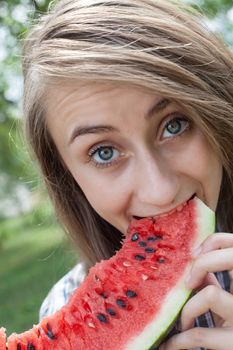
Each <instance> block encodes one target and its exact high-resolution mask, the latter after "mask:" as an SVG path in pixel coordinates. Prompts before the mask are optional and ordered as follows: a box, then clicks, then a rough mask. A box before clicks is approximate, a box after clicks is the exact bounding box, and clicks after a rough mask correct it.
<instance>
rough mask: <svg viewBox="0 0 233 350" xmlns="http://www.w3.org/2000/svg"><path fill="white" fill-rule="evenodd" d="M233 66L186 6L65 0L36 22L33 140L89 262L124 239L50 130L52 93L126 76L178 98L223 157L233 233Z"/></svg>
mask: <svg viewBox="0 0 233 350" xmlns="http://www.w3.org/2000/svg"><path fill="white" fill-rule="evenodd" d="M232 71H233V56H232V53H231V52H230V50H229V49H228V48H227V47H226V46H225V45H224V43H223V42H222V41H221V40H219V39H218V38H217V37H216V36H215V35H214V34H213V33H211V32H209V30H208V29H207V28H206V27H205V25H204V21H203V19H201V18H200V17H199V16H197V14H196V13H194V11H193V10H191V9H190V8H189V7H186V6H185V5H183V4H182V3H180V2H175V1H169V0H61V1H59V2H58V3H57V4H56V5H55V6H54V7H53V8H52V9H51V10H50V12H49V13H48V14H47V15H45V16H43V17H42V18H41V19H40V20H39V22H38V23H37V24H36V25H35V26H34V27H33V28H32V30H31V32H30V34H29V36H28V37H27V39H26V40H25V43H24V48H23V72H24V78H25V91H24V112H25V126H26V133H27V138H28V140H29V143H30V145H31V146H32V149H33V150H34V152H35V154H36V157H37V159H38V161H39V164H40V166H41V169H42V172H43V175H44V179H45V182H46V185H47V188H48V191H49V193H50V196H51V198H52V201H53V203H54V205H55V208H56V210H57V213H58V216H59V218H60V220H61V222H62V224H63V226H64V227H65V229H66V230H67V231H68V232H69V233H70V235H71V236H72V237H73V239H74V240H75V242H77V246H78V247H79V248H80V250H82V252H83V257H84V256H85V257H86V258H87V261H88V264H93V263H95V262H96V261H98V260H100V259H102V258H108V257H109V256H111V255H112V254H113V253H114V251H115V250H116V249H118V248H119V247H120V244H121V239H122V235H121V233H120V232H119V231H118V230H116V229H115V228H114V227H112V226H111V225H110V224H109V223H107V222H106V221H104V220H103V219H102V218H101V217H99V216H98V214H97V213H96V212H95V211H94V210H93V209H92V207H91V206H90V204H89V203H88V201H87V200H86V198H85V194H84V193H83V192H82V190H81V189H80V187H79V185H78V184H77V183H76V182H75V181H74V179H73V177H72V176H71V174H70V172H69V171H68V169H67V167H66V165H65V164H64V162H63V160H62V159H61V157H60V155H59V153H58V151H57V148H56V145H55V144H54V142H53V140H52V138H51V136H50V134H49V131H48V129H47V126H46V103H45V97H46V91H48V90H49V89H51V88H53V84H58V85H59V84H60V85H61V86H62V83H63V82H64V81H66V82H67V81H68V82H111V83H114V82H117V83H121V84H127V85H133V86H136V87H139V88H142V89H146V90H148V91H150V92H154V93H159V94H160V95H164V96H166V97H167V98H169V99H171V100H175V101H176V102H177V103H179V104H180V105H181V106H182V107H183V108H185V110H186V111H187V112H188V113H189V116H190V117H191V118H192V119H193V120H194V121H195V123H196V124H197V125H199V127H200V128H201V130H202V131H203V133H204V134H205V135H206V137H207V138H208V140H209V142H210V144H211V145H212V147H213V148H214V150H215V151H216V153H217V154H218V155H219V157H220V159H221V161H222V164H223V168H224V175H223V181H222V186H221V193H220V197H219V203H218V208H217V216H218V220H219V221H221V229H222V230H225V231H233V215H232V208H233V185H232V184H233V161H232V159H233V136H232V135H233V79H232ZM61 88H62V87H61Z"/></svg>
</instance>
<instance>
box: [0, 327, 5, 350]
mask: <svg viewBox="0 0 233 350" xmlns="http://www.w3.org/2000/svg"><path fill="white" fill-rule="evenodd" d="M5 331H6V330H5V328H0V350H6V333H5Z"/></svg>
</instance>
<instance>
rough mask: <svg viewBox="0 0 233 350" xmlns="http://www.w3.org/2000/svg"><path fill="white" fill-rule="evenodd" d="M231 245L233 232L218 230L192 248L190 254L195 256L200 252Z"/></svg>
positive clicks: (232, 243) (230, 246)
mask: <svg viewBox="0 0 233 350" xmlns="http://www.w3.org/2000/svg"><path fill="white" fill-rule="evenodd" d="M232 247H233V234H232V233H223V232H218V233H214V234H212V235H211V236H209V237H208V238H206V240H205V241H204V242H203V243H202V244H201V245H200V246H198V247H196V248H195V249H194V250H193V253H192V255H193V256H194V257H197V256H198V255H200V254H202V253H207V252H209V251H211V250H216V249H224V248H232Z"/></svg>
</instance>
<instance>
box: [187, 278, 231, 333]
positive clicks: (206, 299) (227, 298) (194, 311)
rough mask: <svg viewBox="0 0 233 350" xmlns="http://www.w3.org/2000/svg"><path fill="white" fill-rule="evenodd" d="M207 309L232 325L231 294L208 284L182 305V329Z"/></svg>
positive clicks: (189, 326) (191, 324)
mask: <svg viewBox="0 0 233 350" xmlns="http://www.w3.org/2000/svg"><path fill="white" fill-rule="evenodd" d="M209 310H211V311H212V312H214V313H215V314H217V315H218V316H220V317H221V318H222V319H223V320H224V321H225V322H227V323H229V324H232V327H233V312H232V310H233V296H232V295H231V294H230V293H227V292H226V291H225V290H223V289H221V288H219V287H217V286H213V285H209V286H207V287H205V288H204V289H202V290H201V291H200V292H198V293H197V294H195V295H194V296H193V297H192V298H191V299H189V301H188V302H187V303H186V304H185V306H184V307H183V310H182V313H181V328H182V330H187V329H189V328H191V327H192V326H193V323H194V320H195V318H196V317H199V316H201V315H202V314H204V313H206V312H207V311H209Z"/></svg>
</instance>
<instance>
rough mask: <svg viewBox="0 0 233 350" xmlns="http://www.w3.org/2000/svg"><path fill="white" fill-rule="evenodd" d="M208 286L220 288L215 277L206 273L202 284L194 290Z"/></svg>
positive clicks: (210, 273)
mask: <svg viewBox="0 0 233 350" xmlns="http://www.w3.org/2000/svg"><path fill="white" fill-rule="evenodd" d="M209 285H213V286H216V287H218V288H222V287H221V284H220V283H219V281H218V280H217V278H216V276H215V275H214V274H213V273H212V272H208V273H207V275H206V276H205V277H204V280H203V281H202V284H201V285H200V286H199V287H198V288H197V289H196V290H197V291H198V290H201V289H203V288H205V287H207V286H209Z"/></svg>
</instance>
